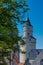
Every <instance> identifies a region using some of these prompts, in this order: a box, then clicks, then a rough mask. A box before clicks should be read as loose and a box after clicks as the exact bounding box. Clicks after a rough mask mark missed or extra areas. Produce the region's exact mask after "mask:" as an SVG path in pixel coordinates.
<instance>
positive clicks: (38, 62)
mask: <svg viewBox="0 0 43 65" xmlns="http://www.w3.org/2000/svg"><path fill="white" fill-rule="evenodd" d="M41 59H43V51H41V52H40V54H39V55H37V57H36V59H35V61H34V62H33V63H32V65H40V61H41Z"/></svg>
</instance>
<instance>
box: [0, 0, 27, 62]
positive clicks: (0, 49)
mask: <svg viewBox="0 0 43 65" xmlns="http://www.w3.org/2000/svg"><path fill="white" fill-rule="evenodd" d="M27 10H28V5H27V4H26V1H25V0H20V1H19V0H18V1H17V0H0V57H1V58H0V60H1V61H3V60H4V57H5V56H7V57H8V56H10V52H11V50H13V51H14V52H15V51H17V50H19V44H18V41H19V40H20V39H21V37H19V35H18V32H19V31H18V28H17V25H18V23H23V21H22V19H23V16H24V14H25V13H26V12H27ZM21 17H22V19H21ZM15 44H16V47H14V45H15ZM3 62H4V61H3Z"/></svg>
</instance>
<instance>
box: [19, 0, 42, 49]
mask: <svg viewBox="0 0 43 65" xmlns="http://www.w3.org/2000/svg"><path fill="white" fill-rule="evenodd" d="M27 3H28V5H29V8H30V11H29V12H28V14H29V18H30V22H31V24H32V25H33V36H34V37H35V38H36V48H39V49H42V48H43V0H27ZM19 30H20V35H21V36H23V31H22V30H23V29H22V25H20V26H19Z"/></svg>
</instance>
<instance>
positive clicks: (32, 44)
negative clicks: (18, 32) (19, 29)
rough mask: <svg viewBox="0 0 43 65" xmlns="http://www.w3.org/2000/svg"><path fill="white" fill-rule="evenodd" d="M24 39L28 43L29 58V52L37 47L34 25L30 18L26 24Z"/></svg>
mask: <svg viewBox="0 0 43 65" xmlns="http://www.w3.org/2000/svg"><path fill="white" fill-rule="evenodd" d="M23 30H24V37H23V39H24V41H25V43H26V58H29V52H30V51H31V50H33V49H36V39H35V38H34V37H33V26H32V25H31V23H30V20H29V18H28V19H27V20H26V22H25V25H24V28H23Z"/></svg>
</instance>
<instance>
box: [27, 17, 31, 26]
mask: <svg viewBox="0 0 43 65" xmlns="http://www.w3.org/2000/svg"><path fill="white" fill-rule="evenodd" d="M26 24H27V25H29V26H32V25H31V23H30V20H29V17H28V18H26Z"/></svg>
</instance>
